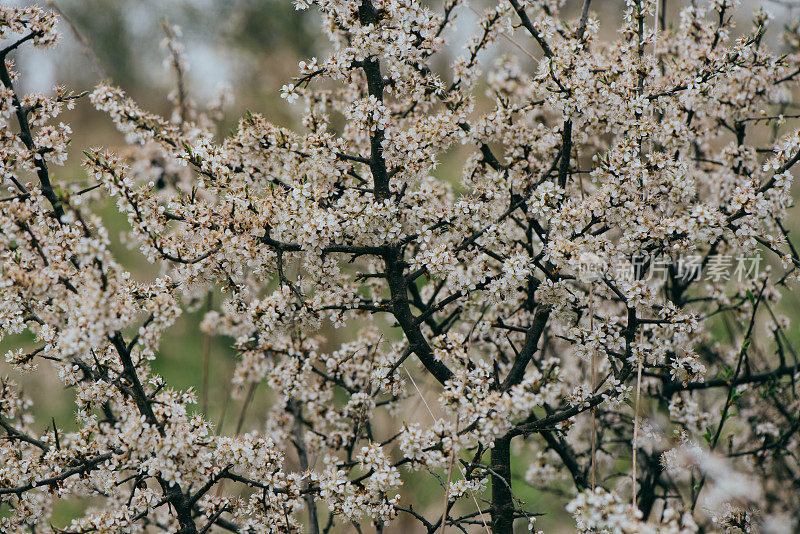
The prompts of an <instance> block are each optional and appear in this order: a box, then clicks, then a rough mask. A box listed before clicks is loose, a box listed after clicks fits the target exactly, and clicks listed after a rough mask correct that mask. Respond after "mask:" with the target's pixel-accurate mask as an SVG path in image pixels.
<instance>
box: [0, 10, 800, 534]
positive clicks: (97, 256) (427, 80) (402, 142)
mask: <svg viewBox="0 0 800 534" xmlns="http://www.w3.org/2000/svg"><path fill="white" fill-rule="evenodd" d="M312 4H313V5H315V6H316V7H317V8H318V9H319V12H320V13H321V17H322V22H323V28H324V31H325V32H326V34H327V36H328V37H329V38H330V41H331V47H330V48H329V50H328V51H327V52H326V55H325V56H324V57H323V56H320V57H319V59H318V58H313V59H310V60H308V61H304V62H302V63H301V64H300V72H299V77H298V78H296V79H295V80H293V81H292V82H291V83H287V84H286V85H284V87H283V89H282V95H281V96H282V97H283V98H285V99H286V100H288V101H289V102H294V101H297V102H298V104H299V105H298V108H299V107H301V106H300V105H302V109H301V110H299V113H300V116H299V117H298V121H297V126H298V127H297V128H296V129H292V128H288V127H279V126H276V125H274V124H271V123H270V122H269V121H268V120H267V119H266V118H265V117H263V116H260V115H257V114H250V113H248V114H247V115H245V116H244V117H243V118H242V119H241V120H240V121H239V123H238V125H237V126H236V128H235V131H234V132H233V133H232V134H231V135H228V136H223V135H218V133H217V132H216V131H215V124H216V122H218V119H219V118H220V117H221V115H220V107H219V105H218V103H216V102H214V103H211V102H209V103H206V104H205V105H204V106H203V107H202V108H201V107H199V106H198V104H197V103H196V102H195V101H194V100H193V99H192V98H191V91H190V88H189V87H188V86H186V85H185V77H184V73H185V71H186V69H187V64H186V62H185V59H184V55H185V51H184V49H183V47H182V45H181V44H180V41H179V37H180V33H179V31H177V30H176V29H175V28H172V27H169V26H166V27H165V31H166V34H167V38H166V40H165V43H164V45H165V49H166V52H167V54H168V58H167V64H168V66H169V67H170V68H172V69H173V71H174V72H175V79H176V83H177V88H176V90H175V91H173V92H172V93H171V94H170V95H169V97H168V99H169V100H170V102H171V103H172V105H173V108H174V109H173V112H172V114H171V115H170V116H169V118H165V117H160V116H158V115H156V114H153V113H148V112H146V111H144V110H142V109H141V108H140V107H139V106H138V105H137V104H136V103H135V102H134V101H133V100H131V99H130V98H128V97H127V96H126V95H125V93H124V92H123V91H122V90H121V89H118V88H115V87H112V86H110V85H107V84H101V85H99V86H98V87H96V88H95V90H94V91H93V92H92V93H91V95H90V96H89V98H88V100H89V102H90V103H91V104H92V105H94V107H95V108H97V109H99V110H101V111H103V112H105V113H106V114H108V115H109V116H110V118H111V121H112V122H113V123H114V124H115V125H116V127H117V128H118V129H119V130H120V131H121V132H122V133H123V134H124V135H125V138H126V140H127V143H128V144H129V146H127V147H125V148H123V149H115V150H107V149H91V150H87V151H86V152H85V154H86V159H85V164H84V168H85V173H83V174H82V176H81V180H80V181H75V182H74V183H73V182H72V181H69V182H68V181H63V182H59V181H57V180H56V175H55V174H54V169H55V168H56V166H61V165H64V164H65V162H66V161H67V157H68V156H69V151H68V150H67V148H68V147H69V146H70V144H69V136H70V135H71V133H72V131H71V129H70V127H69V126H68V125H66V124H64V123H63V122H58V118H59V117H60V116H61V113H62V111H63V110H64V109H65V108H70V107H71V106H73V105H74V103H75V101H76V100H78V99H79V98H80V97H81V96H82V95H76V94H73V93H68V92H66V90H64V89H63V88H57V89H56V90H55V92H54V94H53V95H52V96H47V95H40V94H33V95H27V96H25V95H20V94H19V93H18V92H17V89H16V87H15V86H16V85H20V84H18V83H17V81H18V77H19V75H18V73H16V72H15V71H14V68H13V62H12V61H11V60H10V59H7V58H6V56H8V54H12V53H13V52H14V51H15V50H17V48H19V47H21V46H24V45H25V44H26V43H28V42H29V41H30V42H31V44H34V45H49V44H52V42H53V41H54V39H55V32H54V22H55V19H54V17H53V16H52V15H51V14H50V13H49V12H47V11H45V10H42V9H40V8H36V7H29V8H10V7H2V8H0V38H3V39H4V40H5V41H8V42H9V43H10V44H9V45H8V46H7V47H6V48H4V49H3V50H2V56H3V59H5V61H3V62H2V64H1V65H0V81H1V82H2V87H0V178H1V179H2V180H3V184H4V185H5V186H6V188H7V189H8V193H7V196H6V197H4V198H0V338H2V339H3V341H4V342H6V343H8V344H9V347H10V350H8V352H7V353H6V361H7V362H8V364H9V365H10V366H11V367H12V368H13V369H12V370H11V371H10V372H14V373H17V372H20V373H21V372H27V373H31V372H41V371H42V369H43V368H44V369H45V372H46V371H51V374H52V375H53V376H57V377H58V378H59V379H60V380H61V381H62V382H63V384H64V385H65V386H66V387H67V388H68V390H69V391H70V393H71V394H74V396H75V406H76V416H75V421H74V424H71V425H68V427H67V429H62V428H61V427H62V426H64V425H63V423H61V422H58V421H56V420H55V419H53V420H52V421H45V422H44V423H42V422H38V421H37V420H36V419H35V418H34V417H33V416H32V415H31V414H33V413H37V414H38V413H40V412H41V410H38V411H37V409H36V408H37V407H38V405H37V404H33V403H32V401H29V400H27V399H26V397H24V396H23V395H22V394H21V393H20V391H19V390H18V388H17V387H16V386H15V385H14V384H13V381H12V380H3V381H0V433H2V436H0V437H1V438H2V439H0V505H2V512H0V531H2V532H27V531H29V530H35V531H36V532H55V531H58V530H57V529H59V528H60V527H58V526H53V527H51V526H50V525H51V523H52V522H53V521H55V519H54V518H56V516H55V515H54V514H53V509H54V505H55V502H56V501H57V500H75V501H78V502H80V503H86V507H85V509H84V508H83V504H81V506H80V507H76V508H74V509H75V510H78V508H80V511H76V512H75V517H72V518H70V521H69V522H68V523H67V524H66V525H63V526H64V529H65V530H66V531H67V532H89V531H97V532H137V533H138V532H150V531H155V530H160V531H167V532H180V533H181V534H198V533H205V532H216V531H218V530H220V529H226V530H230V531H238V532H243V533H245V532H247V533H249V532H295V531H298V530H303V529H305V530H307V531H310V532H320V531H325V532H328V531H335V530H336V529H340V530H346V529H348V528H350V526H351V525H355V526H354V528H355V529H356V530H358V531H361V530H362V529H363V528H364V527H365V526H366V524H367V523H371V524H373V525H375V527H376V528H378V529H379V530H381V529H383V528H384V526H386V525H387V524H388V523H390V522H393V521H396V520H397V521H398V523H397V525H401V526H399V527H398V528H408V529H412V527H407V526H406V523H404V522H403V523H401V522H399V521H400V520H398V518H399V517H402V521H405V520H408V521H411V522H412V523H408V524H411V525H414V527H413V528H417V527H418V528H419V529H422V530H424V531H427V532H429V533H432V532H436V531H439V530H442V531H444V530H446V529H452V530H455V529H461V530H462V531H467V530H469V529H479V528H480V527H482V526H485V527H487V528H491V529H492V530H493V531H494V532H496V533H499V534H510V533H511V532H513V531H514V528H515V522H518V523H522V522H523V521H526V520H527V521H528V526H529V527H530V528H531V529H533V528H534V521H533V520H534V519H535V517H536V515H537V514H539V513H541V512H543V511H544V510H537V509H532V508H531V506H536V505H537V503H536V502H533V503H528V504H526V503H525V502H524V501H523V499H522V498H520V496H521V495H522V494H523V492H520V485H524V484H530V485H532V486H534V487H536V488H537V489H539V490H542V491H551V492H552V493H553V494H554V495H556V497H555V498H554V499H560V504H562V505H564V506H566V509H567V511H569V512H570V513H571V514H572V515H573V516H574V518H575V521H576V524H577V529H578V531H579V532H609V533H630V532H641V533H651V532H652V533H655V532H658V533H675V534H678V533H694V532H698V531H707V530H708V529H709V528H712V527H713V525H715V524H716V525H717V526H718V527H720V528H726V529H734V528H738V529H744V530H746V529H749V528H752V529H755V528H762V527H763V528H767V526H768V525H770V524H776V525H777V524H783V523H786V521H784V520H783V519H781V518H786V517H789V518H792V519H793V520H794V521H795V522H796V521H797V510H798V509H800V496H798V494H797V492H796V491H791V489H792V488H795V487H796V486H797V485H798V483H799V482H798V474H797V473H798V468H797V459H796V458H795V456H796V455H795V454H794V451H795V450H797V448H798V446H800V437H799V435H798V434H799V433H800V424H798V421H797V415H796V414H797V412H798V409H799V408H800V400H798V395H797V392H796V388H794V387H793V386H794V382H795V381H796V380H797V379H798V371H800V368H798V365H797V361H796V353H797V350H796V349H795V347H794V346H793V345H792V339H793V338H792V335H791V334H792V332H793V331H792V325H791V322H790V321H788V320H787V319H786V318H785V317H783V316H779V315H777V311H776V310H779V309H782V308H781V305H780V303H779V300H780V298H781V297H782V296H783V295H784V293H785V291H786V288H791V287H792V285H793V284H796V282H797V280H798V277H799V275H800V269H798V267H800V256H798V253H797V250H798V247H796V246H795V244H794V243H793V242H792V233H791V230H792V226H791V225H790V224H789V222H790V219H789V213H790V211H789V210H790V209H791V206H792V195H791V187H792V183H793V178H792V171H793V166H794V165H795V164H796V163H797V162H798V161H799V160H800V130H798V129H797V126H796V125H794V124H791V125H790V124H789V121H791V120H792V119H795V118H797V117H794V116H792V115H790V114H791V113H792V110H793V109H794V107H796V105H795V104H794V103H793V100H792V99H793V95H794V94H795V93H796V90H797V87H796V86H797V81H798V79H800V71H798V70H797V65H798V62H799V61H800V26H795V27H792V26H790V27H789V28H788V29H787V32H788V33H787V37H786V40H785V42H786V46H787V47H788V48H787V49H786V50H785V51H782V52H781V53H780V54H778V53H775V52H772V51H771V50H770V49H769V47H768V46H767V43H768V42H770V41H769V40H768V39H767V38H765V32H766V31H767V24H768V19H767V17H765V16H764V15H763V13H757V14H756V16H755V18H754V26H753V28H752V29H742V28H741V27H739V28H738V29H737V28H736V27H735V26H734V21H735V20H737V18H736V17H734V16H733V15H732V9H733V5H732V3H731V2H729V1H728V0H719V1H715V2H711V3H709V4H708V5H703V6H698V5H696V3H694V2H690V3H688V5H687V6H686V7H684V8H682V9H680V12H679V15H678V19H676V20H675V21H673V22H674V23H670V24H667V23H666V21H665V23H664V24H663V27H662V24H661V22H660V18H661V17H656V13H657V12H658V14H659V15H663V16H664V17H666V16H667V14H666V13H663V12H661V11H660V9H661V7H663V3H660V4H659V3H658V2H656V1H654V0H628V1H627V2H626V7H625V10H624V12H623V15H622V16H621V17H620V23H621V27H620V28H619V30H620V31H618V32H605V31H602V30H601V28H600V27H599V21H598V17H597V16H596V14H595V13H593V11H594V10H596V9H598V8H597V7H596V6H594V5H593V4H590V3H589V2H586V3H585V10H583V13H582V14H581V16H580V18H577V19H575V20H572V19H571V18H570V15H568V12H569V9H570V8H568V7H565V5H564V2H560V1H556V0H531V1H526V2H518V1H517V0H509V2H508V3H491V2H488V3H485V2H483V3H481V2H479V4H476V5H475V6H473V7H474V8H475V9H476V17H471V16H467V17H465V16H463V15H464V14H466V13H465V10H469V9H471V7H469V6H467V5H466V4H465V3H463V2H461V1H460V0H445V1H444V2H443V3H441V5H439V4H437V3H436V2H434V3H430V2H420V1H418V0H362V1H360V2H350V1H346V0H316V1H313V2H312V1H307V0H300V1H298V2H296V3H295V5H296V7H298V8H299V9H307V8H310V7H311V6H312ZM457 17H458V21H459V24H461V23H462V22H461V21H465V22H464V23H463V26H458V27H456V28H451V26H452V24H453V20H455V19H456V18H457ZM471 23H474V28H470V27H469V26H470V24H471ZM653 24H656V26H655V27H654V26H653ZM459 33H463V34H464V35H467V37H466V43H465V44H466V47H465V50H464V51H463V53H461V55H459V54H455V55H451V52H452V50H451V49H450V48H448V46H447V42H448V41H449V40H450V41H452V39H451V37H453V36H454V35H455V34H459ZM605 35H609V36H610V37H609V39H608V40H606V39H605V37H601V36H605ZM523 36H527V37H526V38H523ZM453 38H454V37H453ZM5 41H4V42H5ZM509 43H511V44H513V45H514V46H513V47H511V48H508V49H507V51H510V53H509V54H506V55H504V56H503V57H498V58H497V61H494V62H491V61H489V62H486V61H483V57H484V56H485V55H486V54H487V53H488V52H489V51H490V50H497V49H502V48H504V47H505V46H506V44H509ZM520 48H521V49H522V50H520ZM520 54H521V55H520ZM453 57H455V59H453ZM530 57H533V58H535V60H536V62H535V65H534V64H533V63H530V62H529V61H528V59H530ZM492 65H494V66H492ZM484 68H485V69H487V70H488V72H487V73H486V74H485V75H484V74H483V72H482V69H484ZM484 82H485V83H484ZM485 89H488V91H484V90H485ZM61 168H63V167H59V169H61ZM454 173H455V176H454ZM84 178H85V180H83V179H84ZM108 196H110V197H113V198H114V199H115V200H116V205H117V208H118V210H119V212H120V213H121V214H122V215H123V217H124V219H126V220H127V223H128V226H129V227H130V228H129V231H127V232H126V233H125V235H124V236H123V240H124V241H125V242H126V244H128V245H130V247H131V248H132V249H134V253H137V254H139V255H141V256H142V257H143V258H144V259H146V260H147V261H149V262H152V263H153V264H154V266H155V270H154V271H153V273H154V274H152V275H150V277H149V278H140V277H139V276H134V275H133V274H132V269H131V268H130V267H129V266H126V265H124V264H123V262H122V261H121V259H120V258H121V256H119V257H118V256H117V255H116V254H115V253H114V251H113V250H112V248H113V247H112V246H111V240H110V238H109V236H108V231H107V229H106V227H105V226H104V222H103V220H104V217H101V216H100V213H104V212H102V211H101V210H102V208H101V206H102V205H103V204H102V203H103V201H104V200H105V198H106V197H108ZM744 255H748V256H757V257H760V256H761V255H763V256H769V257H772V258H774V259H779V260H780V262H777V261H773V262H765V263H769V265H768V267H766V268H764V269H761V270H759V271H758V272H756V273H753V275H752V276H747V277H740V278H739V279H733V278H723V277H717V278H706V279H703V280H700V279H699V277H686V276H684V273H681V272H679V270H678V269H677V267H676V266H677V265H680V261H679V260H680V259H681V258H686V257H688V256H692V257H695V258H697V265H698V266H699V267H701V268H704V269H706V268H707V269H709V270H710V269H716V268H718V267H719V265H715V263H714V262H715V261H716V260H715V259H714V258H719V257H728V258H730V257H740V256H744ZM125 257H126V258H127V256H125ZM660 259H665V260H667V259H671V260H672V261H660ZM657 260H659V261H657ZM778 264H780V267H778ZM657 269H658V270H659V271H658V274H659V275H658V276H654V272H655V271H656V270H657ZM212 297H213V298H212ZM204 303H208V306H209V308H208V309H207V310H206V311H205V312H203V319H202V322H201V325H200V329H201V330H202V332H203V333H204V335H205V336H207V340H206V341H207V344H206V346H207V347H211V338H212V337H213V336H224V337H226V338H230V339H229V340H228V341H226V342H224V345H225V346H226V347H229V350H230V351H231V352H235V354H236V358H237V360H236V365H235V368H234V369H233V371H232V373H231V376H230V377H223V378H224V379H223V380H211V382H229V383H225V384H224V385H222V386H221V387H223V388H225V391H228V392H229V393H230V394H231V395H232V396H233V397H234V401H233V402H241V403H242V405H243V406H242V408H241V413H240V416H239V418H238V421H237V422H236V423H237V428H236V430H235V431H230V429H229V426H230V425H227V426H226V425H223V424H222V423H223V421H218V420H216V419H215V417H216V414H215V413H213V412H212V411H211V410H208V409H206V410H205V411H204V408H207V407H206V406H197V405H196V402H197V396H198V395H197V394H196V393H195V390H194V389H188V390H186V391H179V390H175V389H173V388H171V387H170V386H169V384H167V383H166V381H165V380H164V378H162V377H161V376H159V375H158V374H156V373H155V372H154V371H153V369H157V368H158V367H157V365H158V364H160V363H161V362H159V358H160V357H162V356H161V353H160V352H159V347H160V346H161V344H162V342H163V340H164V339H165V338H167V337H168V336H171V335H179V333H178V332H177V330H176V329H175V327H174V325H175V323H176V321H177V319H178V318H179V316H180V315H181V313H182V312H183V311H184V310H187V311H197V310H199V309H200V308H201V307H202V306H203V305H204ZM784 308H785V306H784ZM23 339H24V340H23ZM211 353H212V351H211V350H210V349H209V350H208V354H207V355H206V357H207V358H209V359H210V358H211V357H212V355H211ZM182 356H185V357H187V358H195V357H196V356H197V355H194V354H185V355H182ZM213 357H218V355H216V354H214V356H213ZM231 357H233V356H232V355H231ZM154 362H155V363H154ZM151 365H152V366H153V368H151ZM207 378H208V377H207ZM207 382H209V380H205V381H204V383H207ZM202 387H206V386H205V385H204V386H202ZM34 393H35V394H39V395H41V394H42V392H34ZM202 393H203V394H207V393H208V392H207V391H203V392H202ZM34 400H36V402H37V403H41V399H40V398H36V399H34ZM201 404H205V403H201ZM226 406H227V405H226ZM251 406H258V409H259V410H260V413H259V417H258V421H261V423H259V425H260V426H259V427H254V425H255V424H256V423H255V422H254V420H255V419H256V418H255V417H251V416H248V411H247V410H248V408H249V407H251ZM48 424H49V425H50V426H49V427H48V428H47V429H46V430H44V431H42V430H41V429H42V428H44V427H45V426H46V425H48ZM665 436H673V437H675V436H677V443H675V442H673V441H671V440H670V439H668V438H667V437H665ZM699 443H703V445H702V447H701V446H700V445H699ZM628 469H630V476H619V475H620V473H621V471H622V472H625V471H627V470H628ZM625 474H626V475H627V473H625ZM568 486H570V487H571V488H570V489H566V490H565V488H567V487H568ZM490 487H491V490H490V489H489V488H490ZM431 488H434V490H431ZM632 489H633V490H634V491H633V492H632V493H633V495H631V497H630V498H629V497H627V495H628V493H629V492H631V490H632ZM438 492H440V493H438ZM433 494H436V495H435V496H432V495H433ZM623 495H625V497H623ZM565 496H566V497H565ZM487 500H490V504H489V505H488V506H485V505H484V504H482V503H484V502H485V501H487ZM554 502H555V501H554ZM473 505H474V506H475V507H477V509H473ZM70 509H71V510H72V509H73V508H70ZM417 523H419V525H417ZM420 525H421V526H420ZM517 526H518V525H517ZM770 528H771V527H770Z"/></svg>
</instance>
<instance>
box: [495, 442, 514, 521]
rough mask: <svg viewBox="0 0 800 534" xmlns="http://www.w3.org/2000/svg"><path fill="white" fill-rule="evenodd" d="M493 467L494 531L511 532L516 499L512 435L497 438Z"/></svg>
mask: <svg viewBox="0 0 800 534" xmlns="http://www.w3.org/2000/svg"><path fill="white" fill-rule="evenodd" d="M490 464H491V465H490V466H491V468H492V532H494V534H511V533H512V532H513V531H514V501H513V499H512V496H511V436H508V435H505V436H503V437H502V438H499V439H497V440H495V442H494V448H493V449H492V452H491V460H490Z"/></svg>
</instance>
